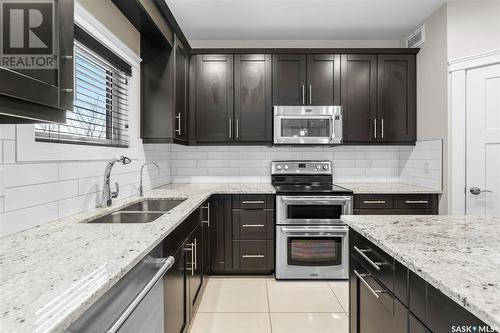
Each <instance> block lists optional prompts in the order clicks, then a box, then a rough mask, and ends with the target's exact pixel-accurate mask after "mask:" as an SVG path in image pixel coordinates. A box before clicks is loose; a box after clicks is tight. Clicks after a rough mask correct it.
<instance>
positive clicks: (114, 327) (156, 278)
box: [106, 256, 175, 333]
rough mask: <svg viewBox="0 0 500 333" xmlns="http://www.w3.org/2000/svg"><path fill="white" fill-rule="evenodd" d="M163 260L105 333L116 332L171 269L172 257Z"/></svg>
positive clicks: (173, 261)
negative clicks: (161, 264)
mask: <svg viewBox="0 0 500 333" xmlns="http://www.w3.org/2000/svg"><path fill="white" fill-rule="evenodd" d="M163 260H164V264H163V266H161V268H160V269H159V270H158V272H157V273H156V274H155V275H154V276H153V278H152V279H151V280H150V281H149V282H148V284H147V285H146V286H145V287H144V288H142V289H141V291H140V292H139V294H138V295H137V296H136V297H135V298H134V300H133V301H132V303H130V304H129V306H128V307H127V308H126V309H125V311H123V312H122V314H121V315H120V317H119V318H118V319H117V320H116V321H115V322H114V323H113V325H112V326H111V327H110V328H109V329H108V330H107V331H106V332H107V333H115V332H118V330H119V329H120V327H121V326H122V325H123V323H124V322H125V321H126V320H127V319H128V318H129V317H130V315H131V314H132V312H134V310H135V309H136V308H137V307H138V306H139V304H140V303H141V301H142V300H143V299H144V297H146V295H147V294H148V293H149V292H150V291H151V289H153V287H154V286H155V284H156V283H157V282H158V281H159V280H160V279H161V278H162V277H163V276H164V275H165V273H166V272H167V271H168V270H169V269H170V267H172V265H173V264H174V263H175V259H174V257H172V256H170V257H168V258H166V259H163Z"/></svg>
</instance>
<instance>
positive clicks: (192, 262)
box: [184, 243, 195, 276]
mask: <svg viewBox="0 0 500 333" xmlns="http://www.w3.org/2000/svg"><path fill="white" fill-rule="evenodd" d="M188 246H189V247H186V248H184V251H189V252H191V267H188V268H187V270H188V271H191V276H193V275H194V270H195V267H194V256H195V254H194V243H190V244H188Z"/></svg>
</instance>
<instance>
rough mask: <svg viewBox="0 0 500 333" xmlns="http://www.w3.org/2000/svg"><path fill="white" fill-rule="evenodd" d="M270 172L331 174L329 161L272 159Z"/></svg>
mask: <svg viewBox="0 0 500 333" xmlns="http://www.w3.org/2000/svg"><path fill="white" fill-rule="evenodd" d="M271 174H272V175H279V174H292V175H296V174H321V175H331V174H332V162H331V161H273V162H271Z"/></svg>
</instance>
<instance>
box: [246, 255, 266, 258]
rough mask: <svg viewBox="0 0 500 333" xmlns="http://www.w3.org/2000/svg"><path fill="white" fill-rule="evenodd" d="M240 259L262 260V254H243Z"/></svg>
mask: <svg viewBox="0 0 500 333" xmlns="http://www.w3.org/2000/svg"><path fill="white" fill-rule="evenodd" d="M241 257H242V258H264V255H263V254H244V255H242V256H241Z"/></svg>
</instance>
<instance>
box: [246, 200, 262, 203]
mask: <svg viewBox="0 0 500 333" xmlns="http://www.w3.org/2000/svg"><path fill="white" fill-rule="evenodd" d="M241 203H242V204H263V203H264V200H244V201H242V202H241Z"/></svg>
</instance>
